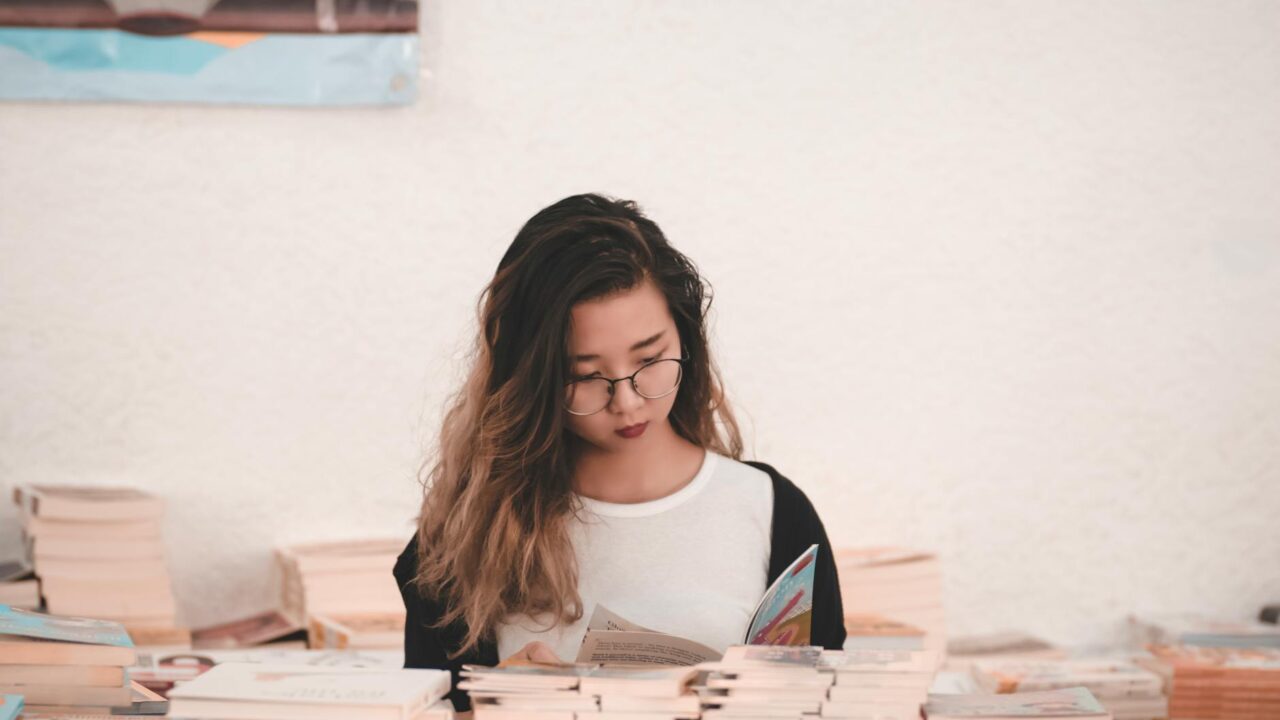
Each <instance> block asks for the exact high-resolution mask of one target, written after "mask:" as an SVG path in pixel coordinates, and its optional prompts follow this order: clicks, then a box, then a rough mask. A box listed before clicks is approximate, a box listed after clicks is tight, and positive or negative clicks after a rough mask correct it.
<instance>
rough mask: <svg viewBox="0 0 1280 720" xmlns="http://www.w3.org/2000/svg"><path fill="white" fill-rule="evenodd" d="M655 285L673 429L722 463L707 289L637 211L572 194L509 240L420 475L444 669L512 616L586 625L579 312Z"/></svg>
mask: <svg viewBox="0 0 1280 720" xmlns="http://www.w3.org/2000/svg"><path fill="white" fill-rule="evenodd" d="M646 280H648V281H652V282H653V283H654V284H655V286H656V287H657V288H658V289H659V290H660V291H661V292H662V294H663V295H664V296H665V297H666V300H667V304H668V308H669V309H670V311H671V315H672V317H673V318H674V319H675V324H676V328H677V330H678V332H679V335H680V341H681V345H682V347H683V349H684V353H685V355H686V357H688V362H687V363H686V364H685V369H684V375H683V378H682V380H681V383H680V388H679V390H678V391H677V396H676V399H675V403H674V405H673V407H672V409H671V413H670V415H669V419H670V422H671V425H672V427H673V428H674V429H675V431H676V433H677V434H679V435H680V436H681V437H683V438H685V439H686V440H688V441H690V442H692V443H694V444H696V445H698V446H700V447H703V448H707V449H709V450H713V451H715V452H718V453H721V454H723V455H727V456H729V457H732V458H735V459H740V458H741V456H742V437H741V434H740V432H739V430H738V424H737V422H736V420H735V419H734V416H733V412H732V411H731V409H730V407H729V404H728V402H727V401H726V399H725V395H724V390H723V385H722V383H721V380H720V373H719V371H718V369H717V368H716V365H715V363H714V362H713V361H712V359H711V357H710V355H709V353H708V346H707V337H706V327H705V318H706V314H707V311H708V310H709V309H710V305H711V295H710V291H709V287H708V286H707V284H706V283H705V281H704V280H703V279H702V277H701V276H700V275H699V274H698V271H697V269H696V268H695V267H694V265H693V263H691V262H690V261H689V260H688V258H686V257H685V256H684V255H682V254H680V253H679V252H678V251H676V250H675V249H674V248H672V247H671V245H670V244H669V243H668V242H667V239H666V237H665V236H664V235H663V234H662V231H661V230H660V229H659V228H658V226H657V225H656V224H654V223H653V222H652V221H650V220H649V219H648V218H646V217H645V216H644V215H642V214H641V212H640V210H639V208H638V207H637V206H636V204H635V203H633V202H630V201H621V200H613V199H610V198H606V197H603V196H600V195H575V196H572V197H568V198H565V199H564V200H561V201H560V202H557V203H556V204H554V205H552V206H550V207H548V208H546V209H544V210H542V211H541V212H539V213H538V214H537V215H535V216H534V217H533V218H531V219H530V220H529V221H528V222H527V223H526V224H525V225H524V227H523V228H521V230H520V232H519V233H517V235H516V237H515V240H514V241H513V242H512V244H511V247H510V248H509V249H508V250H507V252H506V254H505V255H504V256H503V258H502V261H501V262H500V263H499V265H498V270H497V273H496V274H495V275H494V278H493V280H492V281H491V282H490V283H489V285H488V286H487V287H486V288H485V289H484V291H483V292H482V293H481V296H480V301H479V304H478V314H479V321H480V333H479V336H478V338H477V341H476V346H475V349H474V351H473V354H472V365H471V368H470V372H469V374H468V376H467V379H466V381H465V383H464V384H463V386H462V387H461V389H460V390H459V391H458V392H457V393H456V394H455V395H454V396H453V398H452V399H451V401H450V404H449V408H448V410H447V412H446V414H445V417H444V423H443V427H442V428H441V431H440V436H439V440H438V449H437V452H436V454H435V456H434V457H433V458H431V459H429V460H428V461H427V463H425V464H424V466H423V475H424V477H423V485H424V493H423V501H422V511H421V514H420V516H419V521H418V558H419V566H418V569H417V575H416V577H415V578H414V583H415V585H416V586H417V589H418V591H419V592H420V593H423V594H424V596H427V597H432V598H434V599H435V600H437V601H438V602H439V603H440V605H441V607H442V608H443V613H442V615H441V617H440V619H439V621H438V623H437V625H436V626H437V627H445V626H448V625H452V624H454V623H458V622H461V623H464V624H465V626H466V634H465V636H464V639H463V641H462V644H461V646H460V647H458V648H456V649H453V650H452V652H451V656H452V657H456V656H458V655H460V654H462V653H465V652H468V651H471V650H474V649H475V648H477V647H478V645H479V644H481V643H483V642H489V641H493V640H495V639H496V634H497V628H498V627H499V626H500V625H501V624H502V623H503V622H504V620H506V619H507V618H508V617H510V616H512V615H516V614H527V615H529V616H531V617H538V616H543V617H551V618H559V620H560V621H561V622H565V623H571V622H574V621H576V620H578V619H580V618H581V617H582V613H583V607H582V598H581V596H580V595H579V594H578V573H577V566H576V562H575V559H574V552H573V547H572V545H571V542H570V540H569V532H568V524H569V521H570V519H571V517H572V516H573V514H574V513H575V512H576V510H577V507H576V505H575V499H574V497H575V496H574V494H573V489H572V478H573V468H574V461H575V452H576V451H575V447H576V446H575V443H574V442H571V438H570V437H569V435H570V433H569V431H568V429H567V426H566V423H565V419H564V414H565V411H564V400H565V390H564V386H565V383H566V382H567V381H568V378H569V363H568V331H569V320H570V314H571V310H572V308H573V307H574V305H576V304H578V303H580V302H584V301H587V300H593V299H596V298H601V297H606V296H608V295H610V294H613V293H617V292H621V291H625V290H629V289H631V288H634V287H636V286H637V285H639V284H641V283H642V282H645V281H646Z"/></svg>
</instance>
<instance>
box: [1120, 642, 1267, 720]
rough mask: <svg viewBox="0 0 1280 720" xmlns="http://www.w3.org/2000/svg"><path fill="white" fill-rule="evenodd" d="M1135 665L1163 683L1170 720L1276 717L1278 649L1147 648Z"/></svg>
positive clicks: (1244, 719)
mask: <svg viewBox="0 0 1280 720" xmlns="http://www.w3.org/2000/svg"><path fill="white" fill-rule="evenodd" d="M1149 650H1150V657H1147V658H1138V659H1137V662H1138V663H1139V664H1141V665H1143V666H1145V667H1147V668H1149V669H1151V670H1153V671H1154V672H1155V673H1156V674H1158V675H1160V677H1161V678H1162V679H1163V680H1164V684H1165V690H1166V692H1167V693H1168V695H1169V718H1170V720H1190V719H1191V718H1195V720H1264V719H1265V720H1270V719H1271V718H1280V649H1278V648H1273V647H1256V648H1234V647H1224V648H1211V647H1201V646H1196V645H1152V646H1151V647H1150V648H1149Z"/></svg>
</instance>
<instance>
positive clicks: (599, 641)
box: [576, 630, 720, 666]
mask: <svg viewBox="0 0 1280 720" xmlns="http://www.w3.org/2000/svg"><path fill="white" fill-rule="evenodd" d="M719 659H720V653H718V652H716V651H715V650H713V649H712V648H709V647H707V646H706V645H703V644H702V643H697V642H694V641H692V640H686V639H685V638H682V637H677V636H675V635H667V634H665V633H657V632H641V631H633V630H588V631H587V634H586V637H584V638H583V639H582V647H580V648H578V657H577V659H576V661H577V662H580V663H599V664H601V665H605V666H618V665H629V666H643V665H697V664H698V663H702V662H709V661H711V660H719Z"/></svg>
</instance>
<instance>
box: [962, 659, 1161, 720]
mask: <svg viewBox="0 0 1280 720" xmlns="http://www.w3.org/2000/svg"><path fill="white" fill-rule="evenodd" d="M973 677H974V680H976V681H977V683H978V686H979V687H980V688H982V689H983V690H986V691H987V692H990V693H999V694H1005V693H1023V692H1033V691H1042V690H1061V689H1064V688H1069V687H1084V688H1088V689H1089V692H1091V693H1093V696H1094V697H1095V698H1097V699H1098V702H1099V703H1101V704H1102V706H1103V707H1104V708H1105V709H1106V710H1107V711H1108V712H1110V713H1111V715H1112V716H1113V717H1114V718H1115V719H1116V720H1154V719H1155V718H1163V717H1167V716H1168V714H1169V703H1168V700H1167V699H1166V698H1165V696H1164V689H1163V683H1162V682H1161V679H1160V676H1158V675H1156V674H1155V673H1153V672H1151V671H1150V670H1146V669H1144V668H1141V667H1138V666H1137V665H1136V664H1134V663H1132V662H1128V661H1124V660H983V661H978V662H976V663H974V665H973Z"/></svg>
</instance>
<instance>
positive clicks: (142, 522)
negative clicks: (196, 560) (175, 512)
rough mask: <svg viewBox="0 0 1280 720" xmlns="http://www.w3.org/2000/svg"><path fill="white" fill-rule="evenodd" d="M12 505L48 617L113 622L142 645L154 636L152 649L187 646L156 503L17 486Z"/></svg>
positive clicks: (122, 492)
mask: <svg viewBox="0 0 1280 720" xmlns="http://www.w3.org/2000/svg"><path fill="white" fill-rule="evenodd" d="M13 497H14V501H15V502H16V503H17V505H18V507H19V513H20V517H21V522H22V530H23V535H24V541H25V546H26V550H27V553H28V555H29V559H30V560H31V563H32V566H33V567H34V569H35V572H36V575H37V576H38V577H39V579H40V588H41V593H42V594H43V596H44V602H45V607H46V609H47V610H48V611H49V612H50V613H56V614H59V615H81V616H85V617H93V618H100V619H105V620H114V621H116V622H119V623H122V624H123V625H125V626H126V627H127V628H128V629H129V631H130V633H131V634H132V635H133V636H134V641H135V642H137V643H138V644H140V645H141V644H152V642H151V639H152V636H153V635H154V636H155V642H156V644H181V643H182V642H184V641H185V642H189V640H190V638H189V632H187V631H185V630H183V629H182V628H180V627H178V625H177V604H176V603H175V601H174V596H173V588H172V586H171V584H170V581H169V571H168V568H167V566H166V563H165V555H164V542H163V539H162V537H161V520H162V518H163V516H164V503H163V502H162V501H161V499H160V498H158V497H155V496H153V495H149V494H147V493H144V492H142V491H140V490H136V489H133V488H126V487H78V486H53V485H19V486H18V487H16V488H15V489H14V493H13ZM144 635H145V636H146V637H145V638H144Z"/></svg>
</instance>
